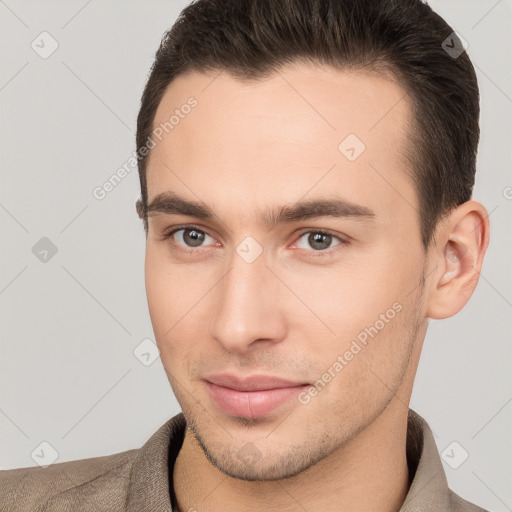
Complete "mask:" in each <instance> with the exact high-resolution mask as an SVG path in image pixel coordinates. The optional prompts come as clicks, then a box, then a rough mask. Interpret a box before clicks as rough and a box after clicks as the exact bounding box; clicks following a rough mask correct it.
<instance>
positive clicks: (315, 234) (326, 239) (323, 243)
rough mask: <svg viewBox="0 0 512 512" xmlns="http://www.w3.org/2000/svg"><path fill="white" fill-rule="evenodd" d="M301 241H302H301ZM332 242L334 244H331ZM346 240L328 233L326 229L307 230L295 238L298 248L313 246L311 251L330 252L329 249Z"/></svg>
mask: <svg viewBox="0 0 512 512" xmlns="http://www.w3.org/2000/svg"><path fill="white" fill-rule="evenodd" d="M301 241H302V242H301ZM333 242H336V243H334V245H332V243H333ZM345 243H346V242H345V241H344V240H343V239H341V238H340V237H338V236H336V235H333V234H331V233H329V232H328V231H323V230H317V231H307V232H305V233H303V234H302V235H301V237H300V238H299V239H298V240H297V242H296V245H297V247H298V248H299V249H310V248H313V249H314V251H313V252H320V253H330V252H332V250H331V249H333V248H334V247H336V246H338V245H343V244H345ZM301 244H302V245H301Z"/></svg>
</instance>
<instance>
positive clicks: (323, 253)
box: [163, 224, 348, 257]
mask: <svg viewBox="0 0 512 512" xmlns="http://www.w3.org/2000/svg"><path fill="white" fill-rule="evenodd" d="M187 230H195V231H199V232H200V233H203V234H205V235H208V233H207V232H206V231H205V230H203V229H199V228H198V227H197V226H194V225H191V224H186V225H182V226H177V227H173V228H172V229H171V230H168V231H167V232H166V233H164V235H163V239H164V240H171V241H172V237H173V235H174V234H175V233H177V232H178V231H187ZM308 233H315V234H321V235H328V236H331V237H333V238H335V239H336V240H337V241H338V242H339V244H337V245H335V246H334V247H332V248H330V249H322V250H319V251H315V250H313V249H311V250H310V251H308V252H311V253H312V256H313V257H326V256H330V255H331V254H332V253H334V252H335V251H336V250H338V249H339V248H341V246H345V245H348V240H346V239H344V238H342V237H340V236H338V235H335V234H334V233H332V232H330V231H328V230H325V229H321V228H320V229H309V230H304V231H302V232H301V233H300V234H299V235H298V238H297V240H296V241H298V240H300V239H301V238H302V237H303V236H304V235H307V234H308ZM208 236H211V235H208ZM212 238H213V237H212ZM171 243H172V245H173V246H174V247H176V248H177V249H178V250H179V251H181V252H183V253H186V254H195V253H197V252H200V251H202V250H203V249H202V247H198V248H195V249H192V248H189V249H185V248H184V246H182V245H179V244H177V243H175V242H171ZM304 250H307V249H304Z"/></svg>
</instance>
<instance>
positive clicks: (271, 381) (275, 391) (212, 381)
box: [204, 374, 310, 418]
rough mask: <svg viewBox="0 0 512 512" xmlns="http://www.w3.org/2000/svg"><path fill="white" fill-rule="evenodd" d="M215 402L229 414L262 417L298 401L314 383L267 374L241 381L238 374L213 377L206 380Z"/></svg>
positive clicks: (209, 392)
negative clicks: (289, 402) (295, 399)
mask: <svg viewBox="0 0 512 512" xmlns="http://www.w3.org/2000/svg"><path fill="white" fill-rule="evenodd" d="M204 382H205V384H206V388H207V390H208V394H209V395H210V398H211V399H212V401H213V402H214V403H215V404H216V405H217V406H218V407H219V408H220V409H222V410H223V411H224V412H225V413H226V414H229V415H231V416H237V417H244V418H260V417H263V416H266V415H267V414H269V413H271V412H272V411H274V410H275V409H277V408H278V407H279V406H280V405H282V404H284V403H285V402H288V401H289V400H291V399H293V398H296V397H297V395H298V394H299V393H300V392H301V391H302V390H303V389H305V388H307V387H308V386H309V385H310V384H309V383H304V382H293V381H289V380H285V379H281V378H278V377H271V376H266V375H251V376H248V377H244V378H240V377H236V376H235V375H230V374H222V375H211V376H209V377H207V378H205V379H204Z"/></svg>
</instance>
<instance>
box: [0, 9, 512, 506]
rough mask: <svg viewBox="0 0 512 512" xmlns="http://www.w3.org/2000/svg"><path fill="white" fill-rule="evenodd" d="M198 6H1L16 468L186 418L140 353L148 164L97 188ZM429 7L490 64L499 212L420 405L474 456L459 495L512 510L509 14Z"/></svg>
mask: <svg viewBox="0 0 512 512" xmlns="http://www.w3.org/2000/svg"><path fill="white" fill-rule="evenodd" d="M186 4H187V2H186V1H183V0H179V1H161V0H160V1H156V0H152V1H148V2H142V1H139V2H135V1H126V0H124V1H120V0H117V1H114V0H103V1H102V2H100V1H99V0H89V1H83V0H73V1H70V0H67V1H45V2H38V1H35V0H32V1H27V0H24V1H15V0H5V1H4V0H0V15H1V25H0V34H1V35H0V37H1V38H2V40H1V41H0V45H1V46H0V47H1V48H2V55H1V59H2V66H1V69H0V102H1V127H0V129H1V134H0V145H1V146H0V149H1V171H2V177H1V179H2V186H1V188H0V222H1V229H2V231H1V240H0V244H1V248H2V252H1V275H0V315H1V329H2V330H1V341H0V343H1V345H0V357H1V359H0V466H1V467H2V468H4V469H7V468H15V467H22V466H30V465H35V464H36V462H35V459H33V458H32V457H31V454H32V453H33V452H34V450H36V452H37V450H38V449H39V450H40V449H41V445H40V443H41V442H42V441H46V442H48V443H49V444H50V445H51V446H52V447H53V449H55V451H56V452H57V453H58V459H57V462H60V461H65V460H72V459H79V458H85V457H91V456H99V455H106V454H110V453H115V452H119V451H123V450H127V449H131V448H135V447H139V446H141V445H142V444H143V443H144V442H145V441H146V440H147V438H148V437H149V436H150V435H151V434H152V433H153V432H154V431H155V430H156V429H157V428H158V427H159V426H160V425H161V424H163V423H164V422H165V421H166V420H167V419H168V418H169V417H171V416H172V415H174V414H176V413H177V412H179V407H178V404H177V402H176V400H175V398H174V396H173V394H172V391H171V389H170V386H169V384H168V381H167V378H166V376H165V373H164V371H163V369H162V365H161V362H160V359H158V358H157V359H156V360H155V361H154V362H153V363H152V364H150V365H148V366H146V365H144V364H143V363H142V362H141V361H140V360H139V359H138V358H137V357H135V355H134V353H133V351H134V349H135V348H136V347H137V346H138V345H139V344H140V343H141V341H142V340H144V339H146V338H150V339H153V333H152V328H151V323H150V318H149V314H148V309H147V303H146V297H145V289H144V274H143V271H144V233H143V229H142V224H141V223H140V221H139V219H138V217H137V216H136V213H135V208H134V203H135V200H136V198H137V197H138V195H139V183H138V176H137V174H136V170H133V171H132V172H131V173H130V174H129V175H128V176H127V177H126V178H125V179H124V180H123V182H122V183H120V184H119V185H118V186H117V187H116V188H115V189H114V190H113V191H112V192H110V193H109V194H108V195H107V197H106V198H105V199H103V200H101V201H100V200H97V199H95V198H94V197H93V195H92V191H93V189H94V188H95V187H97V186H101V185H102V184H103V183H104V182H105V181H106V180H107V179H108V178H109V177H110V176H111V175H112V174H113V173H114V172H115V171H116V170H117V169H118V168H119V167H121V166H122V165H123V164H124V163H125V162H126V161H127V159H128V158H129V157H130V156H131V155H132V152H133V150H134V137H135V119H136V115H137V110H138V106H139V101H140V95H141V92H142V88H143V85H144V83H145V80H146V77H147V73H148V71H149V67H150V65H151V63H152V60H153V55H154V52H155V50H156V48H157V46H158V43H159V41H160V37H161V35H162V33H163V32H164V30H165V29H167V28H169V27H170V26H171V25H172V23H173V22H174V20H175V19H176V17H177V15H178V13H179V11H180V10H181V9H182V8H183V7H184V6H185V5H186ZM431 5H432V6H433V8H434V9H435V10H437V11H438V12H439V13H440V14H441V15H442V16H443V17H445V19H447V21H448V22H449V23H450V24H451V25H452V26H453V27H454V29H455V30H457V31H458V32H459V33H460V34H462V36H463V37H464V39H465V40H467V41H468V43H469V49H468V52H469V53H470V56H471V57H472V59H473V62H474V64H475V66H476V68H477V72H478V76H479V80H480V87H481V95H482V117H481V126H482V142H481V147H480V154H479V171H478V179H477V186H476V189H475V198H476V199H478V200H480V201H482V202H483V204H484V205H485V206H486V207H487V209H488V210H489V212H490V213H491V217H490V218H491V224H492V240H491V245H490V248H489V251H488V254H487V258H486V261H485V264H484V268H483V271H482V278H481V280H480V283H479V285H478V288H477V290H476V293H475V295H474V296H473V298H472V299H471V301H470V303H469V304H468V306H467V307H466V308H465V309H464V310H463V311H462V312H461V313H459V314H458V315H457V316H455V317H454V318H452V319H448V320H444V321H442V322H436V321H433V322H431V325H430V329H429V332H428V336H427V340H426V343H425V348H424V351H423V355H422V359H421V362H420V367H419V371H418V376H417V379H416V386H415V390H414V393H413V399H412V403H411V406H412V408H414V409H415V410H416V411H418V412H419V413H420V414H421V415H423V416H424V417H425V418H426V419H427V420H428V421H429V423H430V425H431V427H432V430H433V431H434V433H435V435H436V442H437V445H438V448H439V451H440V452H441V453H443V452H444V450H445V448H446V447H447V446H449V445H450V443H452V442H453V441H456V442H457V443H458V444H457V445H455V451H454V452H451V451H450V450H451V448H453V445H452V446H451V448H450V449H449V450H448V453H449V454H450V455H452V461H450V462H451V463H452V464H454V463H453V459H455V461H457V459H459V461H460V460H461V459H460V458H461V457H462V455H461V454H463V453H464V452H462V451H461V448H462V449H463V450H465V451H467V452H468V453H469V457H468V459H467V460H466V461H465V462H464V463H462V464H461V465H460V467H458V468H457V469H452V467H450V465H449V464H447V463H446V462H444V464H445V470H446V473H447V477H448V480H449V483H450V485H451V487H452V488H453V489H454V490H455V491H456V492H458V493H459V494H461V495H463V496H464V497H465V498H466V499H468V500H470V501H474V502H476V503H478V504H479V505H482V506H484V507H486V508H489V509H491V510H494V511H506V510H512V508H511V507H512V485H511V481H510V476H511V475H512V438H511V435H510V432H512V428H511V427H512V403H511V402H512V386H511V382H512V377H511V372H510V367H511V361H512V345H511V343H510V331H511V318H512V315H511V308H512V283H511V280H512V273H511V272H510V268H509V262H510V261H511V256H512V243H511V237H510V235H509V233H510V219H511V210H512V200H511V199H510V198H511V197H512V188H510V187H512V176H511V173H510V169H511V164H512V152H511V143H510V136H511V133H512V67H511V66H510V55H511V54H512V36H511V34H512V2H511V0H500V1H496V0H489V1H487V0H473V1H468V0H461V1H450V0H443V1H441V0H437V1H433V2H431ZM43 31H47V32H48V33H49V34H51V37H52V38H54V39H55V40H56V41H57V42H58V45H59V46H58V48H57V50H56V51H55V52H54V53H53V54H52V55H50V56H49V57H47V58H46V59H44V58H42V57H41V56H40V55H39V54H38V53H36V51H34V49H33V48H32V47H31V44H32V41H35V43H34V44H35V45H37V44H38V45H39V47H41V46H42V45H43V44H44V48H42V49H40V50H39V51H43V50H44V51H48V49H50V48H51V41H50V39H48V36H42V37H46V38H47V39H45V40H44V42H41V36H40V34H41V32H43ZM36 47H37V46H36ZM507 221H508V222H507ZM507 224H508V225H509V228H507V227H506V226H507ZM43 237H47V238H48V239H50V240H51V242H52V243H53V244H54V245H55V246H56V248H57V253H56V254H55V255H53V256H52V255H51V252H50V253H49V254H48V256H47V261H46V262H44V261H41V260H40V259H39V258H38V257H36V255H35V254H34V253H33V250H32V248H33V247H34V246H35V245H36V244H37V243H38V242H39V241H40V239H41V238H43ZM40 243H43V244H44V242H40ZM36 252H37V251H36ZM146 343H147V342H146ZM148 346H150V345H148ZM148 357H149V356H146V359H147V358H148ZM150 359H151V360H152V359H153V356H151V358H150ZM146 364H147V363H146ZM44 446H46V445H43V447H44ZM46 453H47V454H48V453H53V452H51V450H49V449H47V450H46ZM453 454H454V456H453ZM446 460H448V459H446Z"/></svg>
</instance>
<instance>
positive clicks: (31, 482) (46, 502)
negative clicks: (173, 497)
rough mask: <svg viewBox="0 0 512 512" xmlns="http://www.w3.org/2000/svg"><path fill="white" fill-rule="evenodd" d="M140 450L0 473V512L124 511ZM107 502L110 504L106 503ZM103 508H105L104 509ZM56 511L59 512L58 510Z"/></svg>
mask: <svg viewBox="0 0 512 512" xmlns="http://www.w3.org/2000/svg"><path fill="white" fill-rule="evenodd" d="M138 452H139V449H134V450H128V451H125V452H120V453H115V454H112V455H105V456H102V457H93V458H89V459H81V460H73V461H69V462H60V463H55V464H52V465H50V466H48V467H46V468H42V467H38V466H36V467H27V468H19V469H10V470H4V471H0V509H1V510H6V511H12V512H17V511H20V512H21V511H25V510H31V511H46V510H52V509H53V507H52V506H51V504H52V502H53V503H55V502H56V501H60V505H59V508H58V510H81V509H82V508H80V507H89V509H90V510H96V511H100V510H104V509H105V510H106V508H105V507H109V510H116V503H117V504H118V505H119V506H118V507H117V508H119V509H120V510H123V509H124V508H123V504H124V501H125V498H126V492H127V488H128V485H129V479H130V472H131V468H132V465H133V462H134V460H135V458H136V456H137V454H138ZM106 500H107V501H106ZM102 504H103V505H102ZM55 509H56V508H55Z"/></svg>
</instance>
